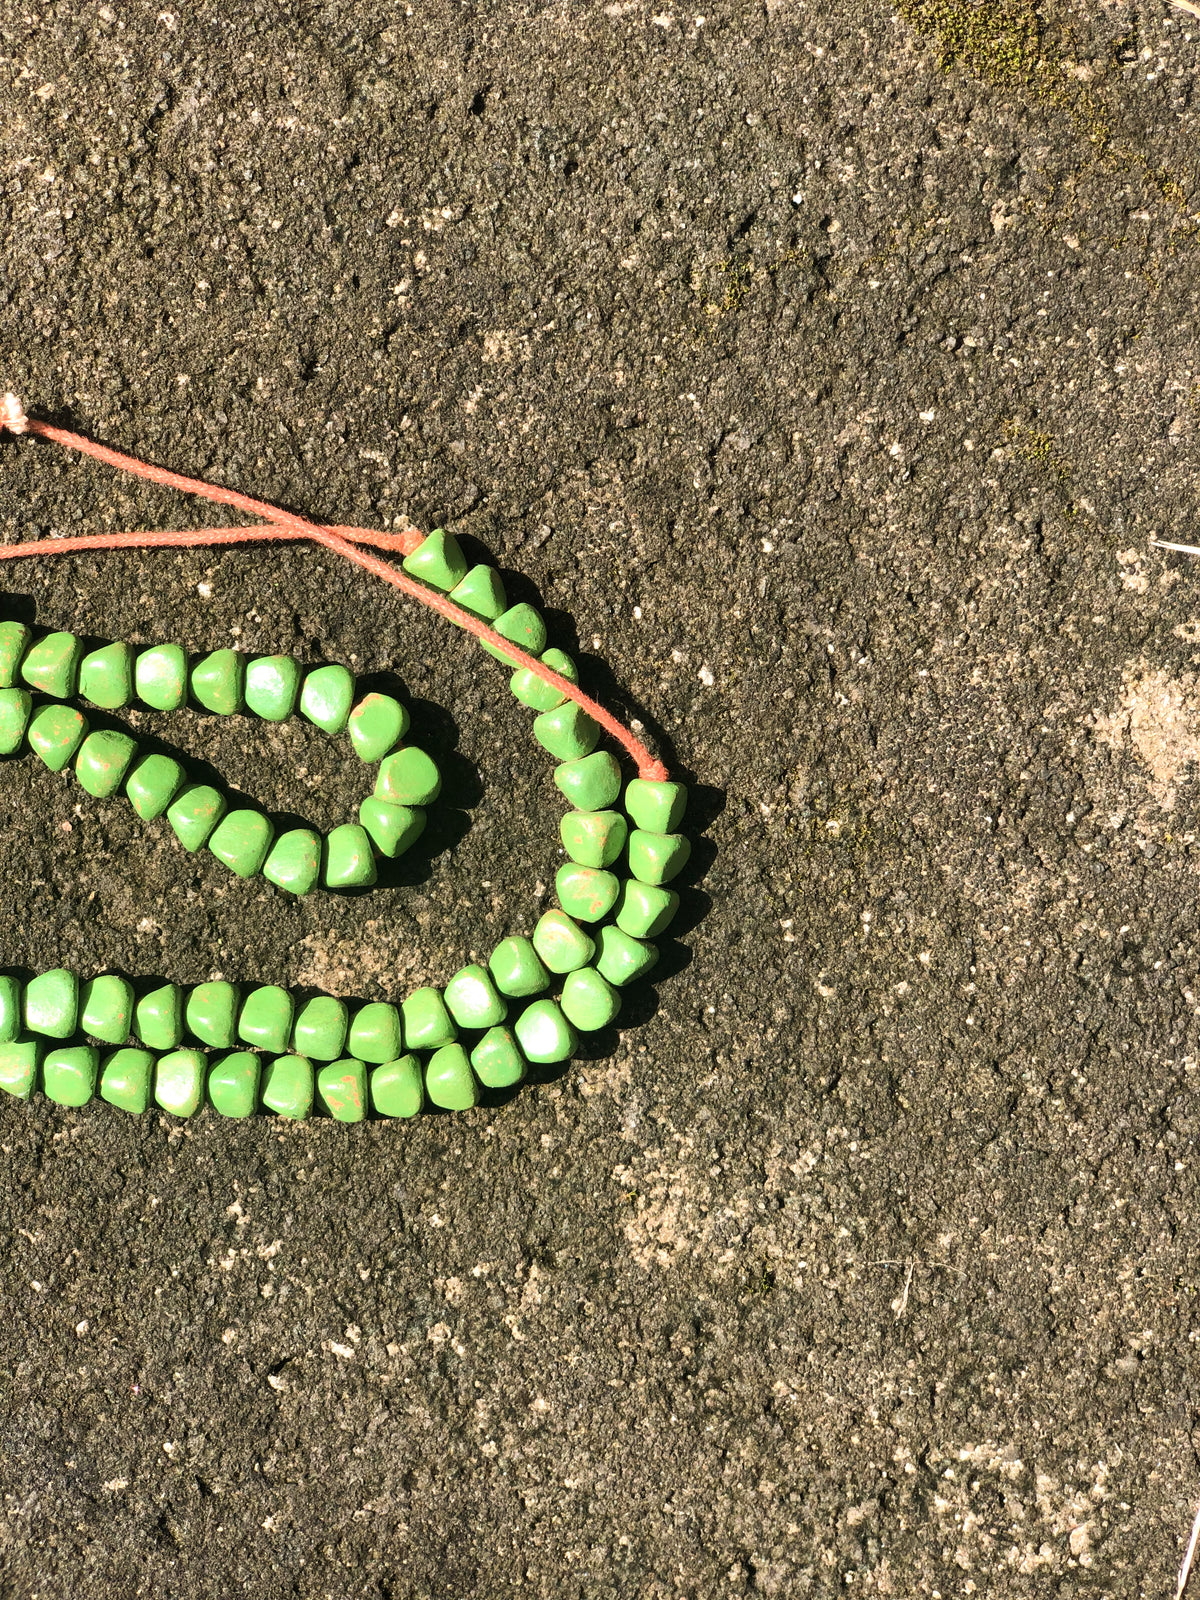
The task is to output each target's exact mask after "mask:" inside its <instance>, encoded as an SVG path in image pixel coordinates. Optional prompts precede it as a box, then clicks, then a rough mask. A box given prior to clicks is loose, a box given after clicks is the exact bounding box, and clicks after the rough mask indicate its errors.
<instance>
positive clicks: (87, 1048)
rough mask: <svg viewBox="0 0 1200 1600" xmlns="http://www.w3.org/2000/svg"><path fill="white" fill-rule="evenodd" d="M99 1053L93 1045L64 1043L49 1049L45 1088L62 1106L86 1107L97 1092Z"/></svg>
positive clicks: (45, 1071)
mask: <svg viewBox="0 0 1200 1600" xmlns="http://www.w3.org/2000/svg"><path fill="white" fill-rule="evenodd" d="M99 1070H100V1052H99V1050H97V1049H96V1048H95V1046H94V1045H90V1044H76V1045H65V1046H63V1047H62V1048H61V1049H58V1050H49V1051H47V1052H46V1059H45V1060H44V1061H43V1062H42V1091H43V1093H44V1094H45V1096H46V1098H47V1099H48V1100H53V1101H54V1102H55V1104H56V1105H60V1106H85V1105H87V1103H88V1101H89V1100H90V1099H91V1098H92V1096H93V1095H94V1094H95V1092H96V1074H97V1072H99Z"/></svg>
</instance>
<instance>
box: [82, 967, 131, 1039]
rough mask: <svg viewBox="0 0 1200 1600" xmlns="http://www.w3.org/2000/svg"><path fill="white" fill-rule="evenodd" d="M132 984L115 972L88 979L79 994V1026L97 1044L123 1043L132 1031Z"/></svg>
mask: <svg viewBox="0 0 1200 1600" xmlns="http://www.w3.org/2000/svg"><path fill="white" fill-rule="evenodd" d="M133 1007H134V998H133V985H132V984H131V983H130V981H129V979H128V978H122V977H121V976H120V974H119V973H116V972H104V973H101V975H100V976H99V977H98V978H92V979H90V980H89V981H88V982H87V983H85V984H84V985H83V987H82V989H80V991H79V1027H80V1030H81V1031H82V1032H83V1033H90V1034H91V1036H92V1038H93V1039H99V1040H100V1042H101V1044H124V1043H125V1041H126V1040H127V1039H128V1038H129V1035H130V1034H131V1033H132V1032H133Z"/></svg>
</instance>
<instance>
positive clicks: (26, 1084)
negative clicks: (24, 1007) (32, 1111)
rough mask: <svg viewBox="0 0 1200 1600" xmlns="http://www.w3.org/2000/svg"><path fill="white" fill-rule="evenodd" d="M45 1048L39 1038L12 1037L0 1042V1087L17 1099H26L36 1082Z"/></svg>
mask: <svg viewBox="0 0 1200 1600" xmlns="http://www.w3.org/2000/svg"><path fill="white" fill-rule="evenodd" d="M45 1048H46V1046H45V1044H44V1043H43V1042H42V1040H41V1039H13V1040H10V1042H9V1043H8V1044H0V1089H3V1090H4V1091H5V1093H6V1094H11V1095H15V1096H16V1098H17V1099H18V1100H28V1099H29V1096H30V1095H31V1094H32V1093H33V1088H34V1085H35V1084H36V1083H37V1075H38V1067H39V1065H40V1064H41V1059H42V1052H43V1051H44V1050H45Z"/></svg>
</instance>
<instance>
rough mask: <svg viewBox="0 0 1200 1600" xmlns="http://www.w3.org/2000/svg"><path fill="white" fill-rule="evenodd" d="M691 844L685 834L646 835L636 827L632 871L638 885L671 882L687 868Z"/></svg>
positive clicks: (631, 839) (632, 838)
mask: <svg viewBox="0 0 1200 1600" xmlns="http://www.w3.org/2000/svg"><path fill="white" fill-rule="evenodd" d="M691 853H692V841H691V840H690V839H688V838H687V837H686V836H685V835H684V834H682V833H646V832H645V831H644V830H643V829H641V828H635V829H634V830H633V832H632V833H631V834H630V835H629V870H630V872H631V873H632V874H633V876H634V877H635V878H636V879H637V880H638V882H639V883H655V884H661V883H670V881H671V879H672V878H677V877H678V876H679V874H680V873H681V872H682V871H683V869H684V867H685V866H687V863H688V857H689V856H690V855H691Z"/></svg>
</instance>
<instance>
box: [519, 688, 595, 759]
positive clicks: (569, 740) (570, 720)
mask: <svg viewBox="0 0 1200 1600" xmlns="http://www.w3.org/2000/svg"><path fill="white" fill-rule="evenodd" d="M533 736H534V738H535V739H536V740H537V742H538V743H539V744H540V745H542V746H544V747H545V749H547V750H549V752H550V754H551V755H552V756H557V757H558V759H559V760H560V761H575V760H578V759H579V758H581V757H582V756H586V755H588V754H589V753H590V752H591V751H593V750H594V749H595V748H596V742H597V740H598V739H599V738H600V726H599V724H598V723H595V722H593V721H592V719H591V717H589V716H588V714H587V712H586V711H585V710H584V709H583V707H582V706H577V705H576V704H575V702H574V700H568V701H566V702H565V704H563V705H561V706H558V707H557V708H556V709H555V710H554V711H543V712H542V714H541V716H540V717H535V718H534V723H533Z"/></svg>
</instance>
